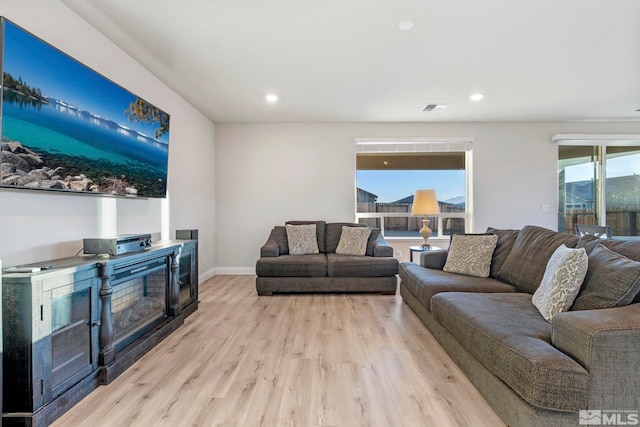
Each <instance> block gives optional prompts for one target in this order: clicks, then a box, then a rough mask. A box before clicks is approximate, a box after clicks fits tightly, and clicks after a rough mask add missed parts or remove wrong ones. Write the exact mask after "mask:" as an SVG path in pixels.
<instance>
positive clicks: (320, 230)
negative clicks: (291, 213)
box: [285, 221, 327, 253]
mask: <svg viewBox="0 0 640 427" xmlns="http://www.w3.org/2000/svg"><path fill="white" fill-rule="evenodd" d="M287 224H290V225H305V224H315V225H316V237H317V239H318V251H320V252H321V253H323V252H326V249H325V247H326V246H325V238H324V234H325V230H326V227H327V223H326V222H324V221H287V222H286V223H285V225H287Z"/></svg>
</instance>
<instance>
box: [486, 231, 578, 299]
mask: <svg viewBox="0 0 640 427" xmlns="http://www.w3.org/2000/svg"><path fill="white" fill-rule="evenodd" d="M577 243H578V236H574V235H573V234H568V233H558V232H557V231H552V230H549V229H546V228H543V227H538V226H535V225H527V226H525V227H524V228H522V230H520V232H519V233H518V237H517V238H516V241H515V242H514V244H513V248H512V249H511V252H510V253H509V255H508V256H507V259H506V260H505V261H504V264H503V265H502V269H500V272H499V273H498V280H501V281H503V282H506V283H510V284H512V285H514V286H515V287H517V288H518V289H519V290H520V291H522V292H527V293H529V294H533V293H534V292H535V290H536V289H537V288H538V286H539V285H540V282H541V281H542V277H543V276H544V271H545V270H546V268H547V262H548V261H549V258H551V254H553V252H554V251H555V250H556V249H557V248H558V246H560V245H562V244H564V245H565V246H566V247H568V248H574V247H575V246H576V244H577Z"/></svg>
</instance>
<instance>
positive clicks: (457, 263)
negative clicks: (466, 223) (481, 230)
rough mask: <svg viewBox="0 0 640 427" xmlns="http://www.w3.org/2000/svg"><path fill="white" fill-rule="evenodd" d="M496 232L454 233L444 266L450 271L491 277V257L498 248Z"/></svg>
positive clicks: (444, 268) (445, 269) (444, 269)
mask: <svg viewBox="0 0 640 427" xmlns="http://www.w3.org/2000/svg"><path fill="white" fill-rule="evenodd" d="M497 242H498V236H496V235H495V234H454V235H453V236H451V244H450V245H449V253H448V254H447V261H446V262H445V264H444V267H443V268H442V270H443V271H447V272H449V273H458V274H464V275H467V276H476V277H489V271H490V267H491V257H492V256H493V251H494V250H495V248H496V243H497Z"/></svg>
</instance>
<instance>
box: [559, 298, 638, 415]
mask: <svg viewBox="0 0 640 427" xmlns="http://www.w3.org/2000/svg"><path fill="white" fill-rule="evenodd" d="M551 342H552V344H553V345H554V346H555V347H556V348H558V349H559V350H561V351H563V352H564V353H566V354H568V355H569V356H571V357H572V358H574V359H575V360H577V361H578V362H579V363H580V364H582V366H584V367H585V368H586V369H587V370H588V371H589V375H590V386H589V408H594V409H600V408H603V409H607V408H638V407H640V376H639V375H638V372H639V371H640V351H638V349H640V304H632V305H628V306H624V307H616V308H607V309H602V310H581V311H568V312H564V313H560V314H558V315H556V316H554V317H553V321H552V335H551Z"/></svg>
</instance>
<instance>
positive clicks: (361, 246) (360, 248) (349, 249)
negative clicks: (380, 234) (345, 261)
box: [336, 226, 371, 256]
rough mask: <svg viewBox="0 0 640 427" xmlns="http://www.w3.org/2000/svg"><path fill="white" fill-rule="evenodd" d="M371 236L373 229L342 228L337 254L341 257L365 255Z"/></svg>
mask: <svg viewBox="0 0 640 427" xmlns="http://www.w3.org/2000/svg"><path fill="white" fill-rule="evenodd" d="M370 234H371V229H370V228H369V227H347V226H342V233H341V234H340V241H339V242H338V247H337V248H336V253H337V254H339V255H360V256H363V255H365V254H366V253H367V242H368V241H369V235H370Z"/></svg>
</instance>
